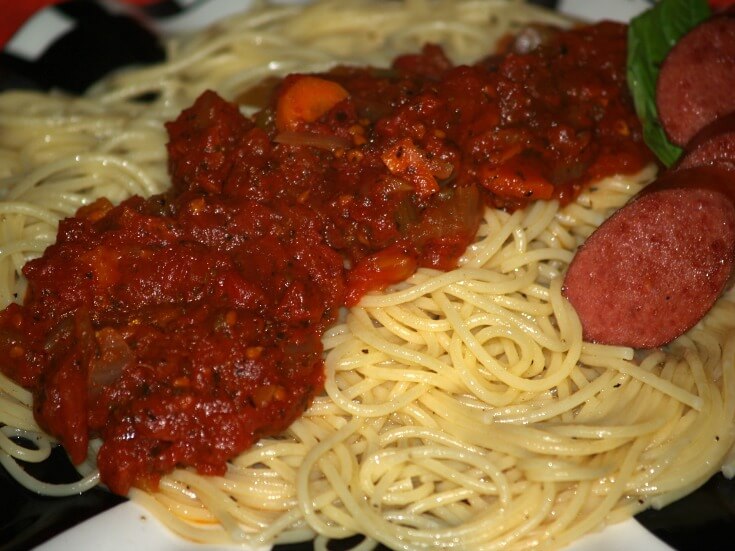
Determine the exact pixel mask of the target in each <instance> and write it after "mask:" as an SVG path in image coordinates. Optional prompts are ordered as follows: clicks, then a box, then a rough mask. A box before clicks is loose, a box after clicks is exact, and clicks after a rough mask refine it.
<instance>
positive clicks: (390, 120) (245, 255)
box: [0, 23, 652, 494]
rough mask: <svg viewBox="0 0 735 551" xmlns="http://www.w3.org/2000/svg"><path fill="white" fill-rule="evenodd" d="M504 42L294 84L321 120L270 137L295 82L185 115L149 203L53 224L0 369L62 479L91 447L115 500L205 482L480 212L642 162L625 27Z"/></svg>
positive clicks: (289, 416)
mask: <svg viewBox="0 0 735 551" xmlns="http://www.w3.org/2000/svg"><path fill="white" fill-rule="evenodd" d="M526 32H528V33H530V36H531V39H532V41H534V40H535V41H536V42H538V43H539V44H537V45H536V46H535V47H534V48H527V47H526V46H523V44H524V41H523V40H508V41H507V42H506V44H505V46H504V47H505V51H504V52H503V53H502V54H498V55H493V56H490V57H488V58H486V59H483V60H481V61H479V62H478V63H477V64H475V65H473V66H453V65H452V63H450V61H449V60H448V59H447V57H446V56H445V55H444V53H443V51H442V50H441V49H440V48H439V47H437V46H427V47H426V48H425V49H424V50H423V51H422V52H421V53H419V54H412V55H406V56H401V57H399V58H397V59H396V60H395V62H394V63H393V65H392V66H391V67H390V68H388V69H374V68H350V67H340V68H337V69H334V70H333V71H331V72H329V73H326V74H322V75H318V76H316V78H318V79H319V80H318V81H317V84H318V85H322V87H323V83H324V81H325V80H326V81H329V82H331V83H336V84H337V85H338V86H334V85H330V86H331V87H332V91H334V90H338V91H339V94H338V95H337V100H336V101H335V102H333V103H332V104H329V103H327V105H326V107H324V106H322V108H321V109H322V111H323V112H319V111H317V112H316V114H314V113H311V114H308V115H305V116H303V117H302V118H299V117H298V116H297V117H296V118H295V119H294V118H293V117H292V118H291V119H288V120H286V122H284V121H283V120H281V119H279V117H280V116H281V115H282V113H281V112H279V110H281V109H283V107H282V105H281V104H280V103H279V102H280V101H282V100H283V98H284V97H285V95H287V94H288V93H289V90H291V91H292V92H293V90H294V88H293V87H294V86H297V82H298V81H299V80H300V79H304V78H306V77H305V76H304V75H292V76H289V77H287V78H285V79H284V80H282V81H278V82H277V83H276V84H275V86H270V85H269V83H264V85H263V86H261V87H259V88H258V90H250V91H248V92H247V94H249V95H250V96H251V97H254V96H255V95H259V96H262V93H263V91H264V90H268V89H272V90H273V92H272V94H270V95H269V96H267V97H268V99H267V100H266V101H265V103H264V104H263V106H262V109H261V110H260V111H259V112H258V113H257V114H256V115H255V116H253V117H250V118H248V117H245V116H243V115H242V114H241V113H240V111H239V110H238V107H237V105H235V104H234V103H229V102H226V101H224V100H223V99H221V98H220V97H219V96H217V95H216V94H215V93H214V92H205V93H204V94H202V96H201V97H200V98H199V99H198V100H197V101H196V102H195V104H194V105H193V106H191V107H190V108H188V109H186V110H185V111H184V112H183V113H181V115H180V116H179V117H178V119H177V120H175V121H173V122H171V123H169V124H167V129H168V132H169V138H170V140H169V143H168V152H169V171H170V174H171V180H172V186H171V188H170V189H169V190H168V191H166V192H165V193H163V194H161V195H156V196H153V197H150V198H142V197H132V198H130V199H128V200H126V201H124V202H123V203H121V204H120V205H118V206H113V205H112V204H110V203H109V202H108V201H106V200H98V201H96V202H94V203H93V204H91V205H89V206H85V207H83V208H81V209H80V210H79V212H78V213H77V214H76V216H74V217H73V218H69V219H66V220H63V221H62V222H61V223H60V225H59V230H58V235H57V241H56V243H55V244H54V245H52V246H50V247H49V248H48V249H47V250H46V251H45V253H44V254H43V256H42V257H40V258H38V259H35V260H32V261H30V262H28V264H27V265H26V266H25V267H24V270H23V273H24V274H25V277H26V278H27V280H28V292H27V296H26V297H25V299H24V302H23V304H22V305H18V304H12V305H10V306H9V307H8V308H7V309H6V310H4V311H3V312H2V313H1V314H0V353H1V354H2V357H3V358H5V361H4V362H3V365H2V369H3V371H4V372H5V373H6V374H8V375H9V376H10V377H12V378H13V379H14V380H16V381H18V382H19V383H20V384H22V385H24V386H25V387H27V388H29V389H31V390H32V391H33V394H34V400H35V402H34V404H35V415H36V418H37V419H38V421H39V423H40V424H41V426H42V427H44V429H46V430H47V431H48V432H49V433H50V434H52V435H54V436H55V437H57V438H58V439H59V440H60V442H61V443H62V444H63V445H64V447H65V448H66V450H67V451H68V453H69V455H70V457H71V459H72V460H73V461H74V462H75V463H78V462H80V461H82V460H83V459H84V458H85V457H86V454H87V449H88V440H89V438H91V437H100V438H101V439H102V441H103V445H102V447H101V449H100V451H99V454H98V456H97V463H98V465H99V468H100V471H101V475H102V480H103V481H104V483H106V484H107V486H108V487H109V488H110V489H111V490H112V491H114V492H116V493H119V494H125V493H127V491H128V490H129V488H130V487H131V485H135V486H138V487H143V488H150V489H155V488H156V487H157V484H158V480H159V478H160V476H161V475H162V474H164V473H166V472H169V471H171V470H172V469H173V468H175V467H182V466H183V467H193V468H195V469H196V470H197V471H198V472H200V473H203V474H222V473H223V472H224V471H225V469H226V463H227V461H228V460H229V459H231V458H232V457H234V456H235V455H236V454H238V453H240V452H242V451H243V450H245V449H247V448H248V447H250V446H251V445H252V444H253V443H254V442H256V441H257V440H258V439H259V438H261V437H263V436H266V435H272V434H276V433H278V432H280V431H282V430H284V429H285V428H287V427H288V426H289V424H290V423H292V422H293V421H294V420H295V419H296V418H297V417H298V416H299V415H300V414H301V413H302V412H303V411H304V409H305V408H306V407H307V406H308V405H309V403H310V401H311V400H312V398H313V397H314V396H315V395H316V394H318V393H319V392H320V391H321V390H322V386H323V377H324V374H323V364H322V344H321V336H322V334H323V333H324V331H325V329H326V328H327V327H329V326H330V325H331V324H333V323H334V322H335V320H336V318H337V315H338V312H339V309H340V308H341V307H342V306H344V305H352V304H355V303H356V302H357V301H358V300H359V298H360V297H361V296H362V295H363V294H364V293H365V292H367V291H370V290H378V289H382V288H384V287H385V286H386V285H388V284H391V283H394V282H398V281H401V280H403V279H405V278H406V277H408V276H409V275H411V274H412V273H413V272H414V271H415V270H416V269H417V267H418V266H427V267H432V268H438V269H442V270H447V269H451V268H453V267H455V265H456V263H457V259H458V258H459V256H460V255H461V254H462V253H463V252H464V250H465V249H466V247H467V246H468V244H469V243H470V242H471V241H472V240H473V238H474V236H475V233H476V230H477V228H478V225H479V223H480V219H481V216H482V211H483V208H484V207H485V206H486V205H490V206H494V207H498V208H506V209H509V210H512V209H517V208H520V207H523V206H524V205H526V204H527V203H528V202H529V201H533V200H537V199H558V200H560V201H561V202H562V203H566V202H568V201H570V200H572V199H573V198H574V197H575V196H576V195H577V193H578V192H579V190H580V189H581V187H582V186H583V185H584V184H585V183H587V182H589V181H590V180H595V179H597V178H600V177H602V176H604V175H607V174H611V173H621V172H633V171H636V170H638V169H640V168H641V167H642V166H643V165H644V164H646V163H648V162H650V161H651V160H652V156H651V155H650V153H649V152H648V151H647V149H646V148H645V147H644V146H643V144H642V140H641V131H640V128H639V125H638V122H637V120H636V118H635V115H634V113H633V109H632V107H631V102H630V100H629V98H628V94H627V92H626V85H625V78H624V66H625V33H626V29H625V27H624V26H622V25H618V24H615V23H601V24H598V25H594V26H589V27H583V28H579V29H574V30H571V31H558V30H551V29H546V28H540V27H539V28H535V29H532V30H531V31H526ZM524 40H525V39H524ZM526 42H527V40H526ZM526 50H528V51H526ZM302 84H303V83H302ZM333 95H334V94H333ZM307 99H308V98H307ZM307 103H308V102H307Z"/></svg>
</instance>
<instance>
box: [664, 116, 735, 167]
mask: <svg viewBox="0 0 735 551" xmlns="http://www.w3.org/2000/svg"><path fill="white" fill-rule="evenodd" d="M703 165H721V166H723V167H725V168H729V169H731V170H735V113H731V114H729V115H725V116H724V117H720V118H718V119H715V121H714V122H711V123H710V124H708V125H707V126H705V127H704V128H703V129H702V130H700V131H699V132H698V133H697V134H696V135H695V136H694V137H693V138H692V139H691V140H690V141H689V143H687V146H686V150H685V151H684V153H683V154H682V156H681V158H680V159H679V161H678V162H677V163H676V165H674V169H675V170H680V169H686V168H693V167H697V166H703Z"/></svg>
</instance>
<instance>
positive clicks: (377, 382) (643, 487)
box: [0, 0, 735, 549]
mask: <svg viewBox="0 0 735 551" xmlns="http://www.w3.org/2000/svg"><path fill="white" fill-rule="evenodd" d="M528 21H546V22H557V23H563V22H562V21H561V20H559V19H558V17H557V16H555V15H553V14H550V13H548V12H545V11H541V10H537V9H533V8H530V7H528V6H525V5H523V4H520V3H517V2H507V1H492V0H463V1H458V2H451V1H445V2H438V3H437V2H432V1H429V0H413V1H411V0H407V1H406V2H384V3H381V4H380V7H379V8H378V7H377V6H376V3H375V2H366V1H356V0H351V1H349V2H346V1H336V2H326V3H325V2H323V3H319V4H317V5H314V6H310V7H308V8H305V9H304V8H298V7H288V6H286V7H284V6H267V7H259V8H257V9H254V10H253V12H252V13H250V14H248V15H246V16H243V17H240V18H233V19H232V20H229V21H227V22H224V23H222V24H220V25H218V26H217V27H215V28H213V29H211V30H208V31H205V32H202V33H197V34H194V35H187V36H181V37H174V38H172V39H171V41H170V42H169V45H168V48H169V60H168V61H167V62H166V63H164V64H162V65H159V66H155V67H151V68H145V69H138V70H134V71H126V72H124V73H120V74H118V75H114V76H111V77H109V78H107V79H105V80H104V81H102V82H100V83H99V84H98V85H97V86H95V87H94V88H93V89H92V90H90V91H89V92H88V93H87V94H85V95H84V96H83V97H81V98H70V97H66V96H63V95H59V94H48V95H40V94H34V93H27V92H11V93H6V94H4V95H2V96H0V159H1V160H2V162H0V166H2V167H3V168H2V170H3V173H2V174H0V177H2V178H3V181H4V186H3V191H2V193H3V197H2V202H1V203H0V217H2V218H1V222H2V223H0V274H2V275H1V276H0V277H2V282H1V283H0V294H1V297H0V300H2V304H3V305H5V304H7V303H8V302H10V301H12V300H18V299H19V297H21V296H22V293H23V280H22V277H21V276H20V269H21V267H22V266H23V264H24V263H25V262H26V261H27V260H28V259H29V258H32V257H34V256H37V255H39V254H40V253H41V252H42V251H43V249H44V248H45V247H46V246H47V245H48V244H50V243H51V242H52V240H53V238H54V235H55V226H56V223H57V221H58V219H59V218H60V217H64V216H69V215H71V214H73V213H74V211H75V210H76V209H77V208H78V207H79V206H81V205H84V204H87V203H89V202H91V201H92V200H93V199H94V198H96V197H99V196H107V197H109V198H111V199H112V200H115V201H116V200H120V199H122V198H124V197H126V196H128V195H131V194H136V193H137V194H142V195H150V194H152V193H155V192H158V191H160V190H162V189H163V188H164V187H165V186H166V185H167V183H168V179H167V174H166V159H165V145H164V144H165V140H166V136H165V133H164V129H163V122H164V121H166V120H170V119H172V118H173V117H175V116H176V115H177V114H178V112H179V111H180V110H181V109H182V108H184V107H186V106H187V105H189V104H190V103H191V102H192V101H193V99H194V98H195V97H196V96H197V95H198V94H199V93H200V92H201V91H202V90H204V89H206V88H213V89H216V90H218V91H219V92H220V93H221V94H222V95H224V96H225V97H228V98H235V97H238V96H240V95H241V93H242V92H243V91H245V90H248V89H249V88H251V87H253V86H254V85H255V84H256V83H257V82H259V81H260V80H262V79H263V78H264V77H266V76H268V75H269V74H284V73H288V72H292V71H294V70H298V71H300V72H307V71H318V70H322V69H325V68H327V67H328V66H330V65H333V64H334V63H336V62H359V63H360V64H370V65H376V66H380V65H385V64H386V63H388V61H389V60H390V59H391V58H392V57H393V56H394V55H395V54H397V53H401V52H406V51H412V50H416V49H417V48H418V47H419V46H420V45H421V44H423V43H424V42H427V41H434V42H440V43H441V44H443V45H444V46H445V47H446V48H447V51H448V53H449V54H450V56H451V57H452V58H453V59H454V60H455V61H458V62H461V61H470V60H473V59H475V58H477V57H479V56H481V55H483V54H485V53H487V52H488V51H489V50H490V49H491V47H492V45H493V44H494V42H495V41H496V40H497V38H499V37H500V36H501V35H502V34H504V33H505V32H506V31H508V30H512V29H514V28H516V27H517V25H519V24H522V23H524V22H528ZM143 96H146V97H147V98H148V99H150V98H151V97H153V100H152V101H148V102H139V101H136V100H137V99H138V98H140V97H143ZM245 109H248V106H246V107H245ZM653 176H654V172H653V170H652V169H649V170H647V171H645V172H643V173H641V174H638V175H636V176H634V177H614V178H609V179H606V180H604V181H602V182H599V183H598V184H596V185H595V186H594V187H593V188H590V189H589V190H588V191H586V192H585V193H583V194H582V195H581V196H580V197H579V198H578V200H577V202H576V203H574V204H572V205H569V206H567V207H565V208H563V209H559V207H558V205H557V204H556V203H555V202H539V203H537V204H535V205H533V206H532V207H530V208H528V209H526V210H525V211H517V212H515V213H513V214H509V213H506V212H503V211H497V210H488V211H487V212H486V214H485V219H484V223H483V224H482V226H481V228H480V233H479V235H478V240H477V242H476V244H475V245H473V246H472V247H471V249H470V250H468V251H467V253H466V254H465V256H464V257H463V260H462V262H461V267H460V268H459V269H457V270H454V271H451V272H447V273H443V272H434V271H430V270H426V269H422V270H420V271H419V272H418V273H416V274H415V275H414V276H413V277H412V278H411V279H410V280H408V281H407V282H405V283H403V284H401V285H400V286H398V287H396V288H395V289H391V290H390V291H389V292H386V293H384V294H381V295H369V296H366V297H364V298H363V300H362V302H361V303H360V305H359V306H358V307H356V308H353V309H352V310H351V311H350V312H349V313H348V314H347V315H346V318H345V320H344V322H343V323H341V324H340V325H338V326H336V327H334V328H333V329H331V330H330V331H329V332H328V333H327V334H326V335H325V337H324V343H325V348H326V350H327V358H326V368H327V382H326V392H325V395H323V396H320V397H317V398H316V399H315V401H314V403H313V405H312V406H311V407H310V408H309V410H308V411H307V412H306V413H305V415H304V416H303V417H302V418H301V419H299V420H298V421H297V422H295V423H294V424H293V425H292V426H291V427H290V429H289V430H287V431H286V432H285V433H284V434H282V435H280V436H279V437H277V438H268V439H263V440H261V441H260V442H259V443H258V444H257V445H256V446H254V447H253V448H252V449H251V450H249V451H248V452H246V453H244V454H242V455H241V456H239V457H238V458H236V459H235V460H233V461H232V462H231V463H230V465H229V468H228V472H227V474H226V475H225V476H223V477H202V476H199V475H196V474H194V473H192V472H190V471H186V470H178V471H175V472H173V473H172V474H170V475H168V476H166V477H164V478H163V480H162V481H161V485H160V491H158V492H156V493H145V492H143V491H141V490H137V489H135V490H133V491H132V492H131V498H132V499H134V500H135V501H137V502H139V503H141V504H143V506H145V507H147V508H148V509H150V510H151V511H153V512H154V513H155V514H156V516H157V517H158V518H159V519H160V520H161V521H162V522H163V523H164V524H166V525H167V526H169V527H170V528H171V529H172V530H173V531H174V532H176V533H178V534H180V535H182V536H183V537H185V538H188V539H191V540H194V541H201V542H210V543H227V542H236V543H243V542H244V543H250V544H253V545H257V544H268V543H271V542H273V541H281V542H284V541H299V540H304V539H311V538H314V537H315V536H316V537H317V542H318V544H319V545H322V546H323V545H325V541H326V540H327V539H329V538H342V537H346V536H350V535H353V534H364V535H366V536H367V540H366V541H365V543H364V544H363V545H364V546H365V547H371V546H372V545H374V543H375V542H376V541H380V542H383V543H384V544H386V545H387V546H389V547H391V548H394V549H416V548H426V547H456V548H467V549H498V548H501V547H502V548H507V549H527V548H535V547H538V548H558V547H562V546H564V545H566V544H568V543H569V542H571V541H573V540H575V539H577V538H579V537H580V536H582V535H584V534H585V533H588V532H590V531H594V530H598V529H600V528H602V527H603V526H605V525H606V524H610V523H614V522H618V521H620V520H623V519H625V518H628V517H630V516H631V515H633V514H635V513H636V512H638V511H640V510H642V509H644V508H647V507H651V506H653V507H659V506H663V505H665V504H666V503H669V502H670V501H673V500H675V499H677V498H679V497H681V496H683V495H685V494H686V493H688V492H690V491H692V490H693V489H695V488H696V487H697V486H699V485H700V484H702V483H703V482H704V481H706V480H707V479H708V478H709V477H710V476H711V475H712V474H713V473H715V472H717V471H718V470H719V469H720V468H723V469H724V472H725V474H727V475H728V476H731V475H732V474H733V471H732V466H728V459H727V454H728V452H729V450H730V449H731V448H732V445H733V440H734V439H735V435H734V434H733V431H732V425H733V419H734V416H735V380H734V376H735V371H734V370H735V366H734V365H733V363H734V362H735V339H733V338H732V337H733V336H735V295H733V294H732V293H730V294H729V295H728V296H726V297H723V298H722V299H721V300H720V301H719V302H718V304H717V305H716V307H715V308H714V310H713V311H712V312H710V314H709V315H708V316H707V318H705V320H703V321H702V322H701V323H700V324H699V325H697V326H696V327H695V328H694V329H692V330H691V331H690V332H689V333H688V334H686V335H685V336H683V337H681V338H680V339H678V340H677V341H676V342H675V343H673V344H672V345H671V346H670V347H668V348H667V349H666V350H663V351H652V352H648V353H640V352H636V351H633V350H631V349H627V348H619V347H608V346H600V345H594V344H590V343H585V342H583V340H582V332H581V326H580V324H579V321H578V319H577V317H576V315H575V313H574V311H573V310H572V309H571V307H570V306H569V304H568V303H567V302H566V301H565V300H564V299H563V298H562V297H561V293H560V275H561V274H562V273H563V271H564V269H565V267H566V265H567V263H568V262H569V261H570V259H571V257H572V255H573V253H574V250H575V248H576V247H577V246H578V244H579V243H580V242H581V241H582V240H583V239H584V238H585V237H586V236H587V235H589V234H590V233H591V232H592V231H593V230H594V228H595V227H596V226H597V225H599V224H600V223H601V222H602V221H603V220H604V219H605V217H606V216H608V215H609V214H610V212H612V210H614V209H615V208H617V207H619V206H621V205H622V204H624V203H625V202H626V201H627V200H628V199H629V198H630V197H631V196H632V195H633V194H635V193H636V192H637V191H638V190H639V189H640V188H641V187H642V186H643V185H645V184H646V183H647V182H648V181H650V180H651V179H652V178H653ZM31 407H32V404H31V397H30V395H29V393H28V392H27V391H25V390H23V389H21V388H19V387H18V386H17V385H15V384H13V383H11V382H10V381H9V380H8V379H7V378H5V377H4V376H2V375H0V424H3V425H4V426H3V427H2V434H0V450H1V451H0V461H1V462H2V463H3V465H4V466H5V467H6V468H7V469H8V470H9V471H10V472H11V473H12V474H13V475H14V476H15V477H16V478H17V479H18V480H19V481H20V482H21V483H22V484H25V485H27V486H28V487H30V488H32V489H34V490H35V491H37V492H39V493H46V494H60V493H76V492H79V491H82V490H83V489H85V488H87V487H89V486H91V485H94V484H95V483H96V473H95V472H94V470H93V469H94V468H93V458H94V455H95V451H96V449H95V447H94V446H92V449H90V458H92V459H90V462H89V464H88V465H84V466H83V467H82V470H83V474H84V475H86V476H85V477H84V478H83V480H82V481H81V482H80V483H76V484H74V485H69V486H63V487H59V488H53V487H50V486H49V485H46V484H43V483H39V482H37V481H35V480H33V479H30V478H29V477H27V476H25V475H24V473H23V471H22V469H21V468H20V467H18V465H17V463H16V460H23V461H41V460H43V459H44V458H45V457H47V456H48V453H49V450H50V447H51V445H52V442H51V441H50V440H49V439H48V438H47V437H45V436H44V435H43V434H41V432H40V429H39V428H38V426H37V425H36V423H35V421H34V419H33V415H32V410H31ZM18 438H25V439H26V440H31V441H33V442H34V443H36V446H35V447H36V448H37V449H28V448H27V447H25V446H23V445H21V444H19V443H18V441H17V439H18Z"/></svg>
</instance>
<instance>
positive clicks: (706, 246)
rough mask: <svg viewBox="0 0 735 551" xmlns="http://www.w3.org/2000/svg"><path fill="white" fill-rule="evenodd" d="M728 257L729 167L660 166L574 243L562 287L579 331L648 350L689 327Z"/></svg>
mask: <svg viewBox="0 0 735 551" xmlns="http://www.w3.org/2000/svg"><path fill="white" fill-rule="evenodd" d="M734 261H735V172H732V171H729V170H726V169H723V168H721V167H710V166H708V167H699V168H692V169H687V170H679V171H674V172H668V173H666V174H664V175H663V176H662V177H660V178H659V179H658V180H657V181H656V182H654V183H653V184H651V185H650V186H649V187H648V188H646V189H645V190H644V191H643V192H641V193H640V194H639V195H638V196H636V197H635V198H634V199H633V200H632V201H631V202H629V203H628V204H627V205H626V206H624V207H623V208H622V209H620V210H619V211H617V212H616V213H615V214H613V215H612V216H611V217H610V218H609V219H608V220H607V221H605V222H604V223H603V224H602V225H601V226H600V227H599V228H598V229H597V231H595V232H594V233H593V234H592V235H591V236H590V237H589V238H588V239H587V241H586V242H585V243H584V244H583V245H582V246H581V247H580V249H579V250H578V252H577V254H576V255H575V257H574V259H573V260H572V263H571V264H570V266H569V269H568V271H567V274H566V276H565V280H564V286H563V292H564V294H565V296H566V297H567V299H568V300H569V301H570V302H571V304H572V305H573V306H574V308H575V309H576V311H577V314H578V315H579V317H580V320H581V322H582V327H583V330H584V337H585V339H586V340H588V341H593V342H599V343H603V344H612V345H623V346H632V347H634V348H654V347H657V346H662V345H664V344H666V343H668V342H670V341H672V340H674V339H675V338H676V337H678V336H679V335H681V334H683V333H684V332H686V331H687V330H688V329H690V328H691V327H692V326H694V325H695V324H696V323H697V322H698V321H699V320H700V319H701V318H702V317H703V316H704V315H705V314H706V313H707V312H708V311H709V309H710V308H711V307H712V305H713V304H714V302H715V301H716V300H717V298H718V297H719V296H720V294H721V293H722V292H723V290H724V289H725V286H726V285H727V282H728V280H729V279H730V276H731V273H732V270H733V263H734Z"/></svg>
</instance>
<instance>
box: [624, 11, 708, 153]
mask: <svg viewBox="0 0 735 551" xmlns="http://www.w3.org/2000/svg"><path fill="white" fill-rule="evenodd" d="M710 15H711V12H710V9H709V6H708V5H707V2H706V0H661V1H660V2H658V3H657V4H656V5H655V6H654V7H653V8H651V9H650V10H647V11H645V12H644V13H642V14H641V15H639V16H637V17H635V18H633V20H632V21H631V22H630V25H629V27H628V67H627V69H628V87H629V88H630V93H631V95H632V96H633V103H634V105H635V109H636V113H637V114H638V118H639V119H640V120H641V123H642V125H643V139H644V140H645V142H646V144H647V145H648V147H650V148H651V150H652V151H653V152H654V153H655V154H656V156H657V157H658V158H659V159H660V160H661V162H662V163H663V164H664V165H666V166H671V165H672V164H674V163H675V162H676V160H677V159H678V158H679V156H680V155H681V152H682V150H681V148H680V147H678V146H676V145H674V144H672V143H671V142H670V141H669V140H668V138H667V137H666V133H665V132H664V129H663V128H662V127H661V123H660V122H659V118H658V113H657V111H656V80H657V79H658V71H659V67H660V66H661V62H663V60H664V58H665V57H666V54H668V53H669V50H671V48H672V47H673V46H674V44H676V41H677V40H679V38H681V37H682V36H683V35H684V34H686V32H687V31H689V30H691V29H692V28H694V27H695V26H696V25H697V24H698V23H701V22H702V21H704V20H705V19H707V18H708V17H709V16H710Z"/></svg>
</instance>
